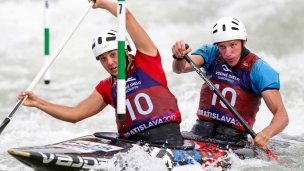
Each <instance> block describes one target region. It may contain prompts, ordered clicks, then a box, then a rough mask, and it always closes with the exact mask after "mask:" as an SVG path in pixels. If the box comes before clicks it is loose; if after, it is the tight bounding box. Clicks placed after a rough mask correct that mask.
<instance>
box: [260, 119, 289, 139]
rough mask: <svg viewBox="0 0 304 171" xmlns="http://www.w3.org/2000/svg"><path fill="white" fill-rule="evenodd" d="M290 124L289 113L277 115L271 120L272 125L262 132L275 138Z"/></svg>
mask: <svg viewBox="0 0 304 171" xmlns="http://www.w3.org/2000/svg"><path fill="white" fill-rule="evenodd" d="M279 115H280V117H279ZM288 123H289V119H288V115H287V113H283V114H276V115H275V117H273V119H272V120H271V122H270V124H269V125H268V126H267V127H266V128H264V129H263V131H262V132H264V133H266V134H268V135H269V136H270V137H273V136H275V135H277V134H279V133H281V132H282V131H283V130H284V129H285V128H286V126H287V125H288Z"/></svg>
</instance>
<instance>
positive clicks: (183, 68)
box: [172, 40, 205, 74]
mask: <svg viewBox="0 0 304 171" xmlns="http://www.w3.org/2000/svg"><path fill="white" fill-rule="evenodd" d="M190 52H191V48H190V47H189V48H188V49H186V48H185V42H184V41H183V40H181V41H178V42H176V43H175V44H174V45H173V46H172V53H173V55H175V56H176V57H177V58H182V57H183V56H184V55H186V54H188V53H190ZM189 57H190V58H191V59H192V61H193V62H194V63H195V64H196V66H197V67H198V68H200V67H201V66H202V65H203V64H204V62H205V61H204V58H202V57H201V56H200V55H191V56H189ZM172 69H173V72H175V73H177V74H180V73H187V72H191V71H193V68H192V67H191V65H190V64H189V63H188V62H187V61H186V60H177V59H174V60H173V63H172Z"/></svg>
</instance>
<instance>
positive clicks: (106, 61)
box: [99, 50, 118, 76]
mask: <svg viewBox="0 0 304 171" xmlns="http://www.w3.org/2000/svg"><path fill="white" fill-rule="evenodd" d="M99 61H100V63H101V65H102V66H103V67H104V68H105V70H106V71H107V72H108V73H109V74H110V75H113V76H117V74H118V68H117V66H118V65H117V62H118V51H117V50H111V51H109V52H105V53H103V54H101V55H100V56H99Z"/></svg>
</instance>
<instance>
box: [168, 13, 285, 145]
mask: <svg viewBox="0 0 304 171" xmlns="http://www.w3.org/2000/svg"><path fill="white" fill-rule="evenodd" d="M212 39H213V42H212V44H205V45H203V46H201V47H200V48H199V49H197V50H196V51H194V52H193V53H192V54H191V56H190V58H191V59H192V61H193V62H194V63H195V64H196V65H197V66H201V67H202V68H203V70H204V72H205V73H206V75H207V77H208V78H209V79H210V81H211V82H212V83H213V84H214V85H215V86H216V87H217V89H218V90H219V91H220V92H221V93H222V94H223V96H224V97H226V99H227V100H229V101H230V104H231V105H232V106H233V107H234V108H235V109H236V110H237V111H238V113H240V115H241V116H242V117H243V118H244V120H245V121H246V122H247V123H248V125H249V126H253V124H254V122H255V116H256V113H257V112H258V110H259V106H260V104H261V103H260V100H261V98H263V100H264V101H265V103H266V105H267V106H268V108H269V110H270V111H271V112H272V114H273V119H272V120H271V123H269V125H268V126H267V127H265V128H264V129H263V130H262V131H261V132H259V133H257V136H256V137H255V138H254V139H253V140H252V143H253V145H256V146H258V147H259V148H261V149H265V148H266V146H267V145H268V143H269V140H270V137H272V136H275V135H276V134H278V133H280V132H282V131H283V130H284V129H285V127H286V126H287V125H288V121H289V120H288V114H287V111H286V109H285V107H284V104H283V101H282V97H281V94H280V92H279V89H280V82H279V74H278V73H277V72H276V71H275V70H274V69H273V68H272V67H271V66H269V65H268V64H267V62H265V61H263V60H262V59H260V58H258V57H257V56H256V55H255V54H253V53H252V52H250V51H249V50H248V49H247V48H245V45H246V42H247V32H246V29H245V26H244V25H243V23H242V22H241V21H240V20H238V19H236V18H233V17H223V18H221V19H219V20H218V21H217V22H216V23H215V25H214V26H213V30H212ZM190 51H191V48H189V49H186V48H185V42H184V41H178V42H176V43H175V44H174V45H173V47H172V53H173V54H174V55H175V60H174V61H173V65H172V66H173V71H174V72H176V73H186V72H191V71H193V68H192V67H191V65H190V64H189V63H187V62H186V60H183V56H184V55H185V54H188V53H189V52H190ZM196 114H197V116H198V119H197V121H196V124H195V125H194V126H193V128H192V130H191V132H193V133H194V134H199V135H201V136H203V137H207V138H208V137H212V138H216V139H224V140H225V139H226V140H228V141H235V142H238V141H242V140H245V141H246V140H247V132H246V131H245V129H244V128H243V126H242V125H241V124H240V123H239V121H238V120H237V119H236V118H235V117H234V115H233V114H232V113H231V111H230V110H228V108H227V106H226V105H225V104H224V103H223V102H222V101H221V100H220V99H219V98H218V97H217V95H216V94H215V93H214V92H213V91H212V90H210V88H209V87H208V86H207V85H206V83H205V84H203V86H202V89H201V94H200V102H199V107H198V111H197V113H196Z"/></svg>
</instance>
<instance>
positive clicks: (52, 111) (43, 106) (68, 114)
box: [35, 99, 80, 123]
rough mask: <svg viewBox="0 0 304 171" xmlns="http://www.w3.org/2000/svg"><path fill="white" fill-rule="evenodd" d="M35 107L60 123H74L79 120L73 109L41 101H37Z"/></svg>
mask: <svg viewBox="0 0 304 171" xmlns="http://www.w3.org/2000/svg"><path fill="white" fill-rule="evenodd" d="M35 107H36V108H38V109H40V110H42V111H44V112H45V113H47V114H49V115H51V116H53V117H54V118H57V119H60V120H62V121H66V122H72V123H76V122H77V121H79V120H80V119H79V118H77V116H78V115H77V113H76V110H75V109H74V108H73V107H68V106H62V105H57V104H53V103H50V102H47V101H45V100H42V99H39V100H38V101H37V104H36V106H35Z"/></svg>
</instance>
